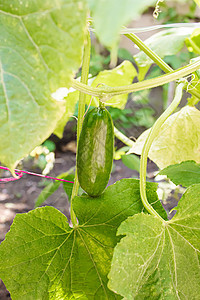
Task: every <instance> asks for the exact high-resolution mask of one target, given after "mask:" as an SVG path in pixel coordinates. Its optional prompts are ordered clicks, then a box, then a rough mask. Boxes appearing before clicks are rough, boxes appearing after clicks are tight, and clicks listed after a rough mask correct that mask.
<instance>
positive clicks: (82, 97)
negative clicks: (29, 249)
mask: <svg viewBox="0 0 200 300" xmlns="http://www.w3.org/2000/svg"><path fill="white" fill-rule="evenodd" d="M90 48H91V40H90V33H89V31H87V34H86V39H85V45H84V51H83V62H82V72H81V83H82V84H87V83H88V75H89V65H90ZM85 101H86V94H84V93H82V92H80V93H79V105H78V123H77V148H78V141H79V136H80V133H81V129H82V123H83V118H84V113H85ZM76 161H77V159H76ZM78 188H79V182H78V175H77V167H76V170H75V178H74V185H73V190H72V196H71V210H70V211H71V221H72V225H73V227H76V226H77V225H78V222H77V218H76V215H75V212H74V209H73V198H74V197H75V196H77V195H78Z"/></svg>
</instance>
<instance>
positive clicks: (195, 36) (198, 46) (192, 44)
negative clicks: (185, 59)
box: [185, 28, 200, 54]
mask: <svg viewBox="0 0 200 300" xmlns="http://www.w3.org/2000/svg"><path fill="white" fill-rule="evenodd" d="M185 43H186V46H187V47H188V50H189V51H190V52H194V53H197V54H200V28H196V29H195V30H194V31H193V32H192V34H191V35H190V37H188V38H187V39H186V41H185Z"/></svg>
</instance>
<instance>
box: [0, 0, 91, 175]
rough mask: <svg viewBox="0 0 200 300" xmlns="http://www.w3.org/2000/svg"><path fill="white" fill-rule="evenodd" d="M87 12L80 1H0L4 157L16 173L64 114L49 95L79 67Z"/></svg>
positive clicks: (60, 104)
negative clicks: (21, 160) (22, 159)
mask: <svg viewBox="0 0 200 300" xmlns="http://www.w3.org/2000/svg"><path fill="white" fill-rule="evenodd" d="M86 13H87V9H86V7H85V5H84V1H82V2H80V1H78V0H58V1H56V0H53V1H42V0H39V1H37V4H36V2H35V1H33V0H31V1H28V2H27V1H25V0H21V1H13V0H12V1H11V0H8V1H3V3H2V2H1V4H0V31H1V49H0V106H1V114H0V126H1V131H0V139H1V141H3V143H1V145H0V160H1V162H2V163H3V164H5V165H7V166H8V167H9V168H11V170H12V171H13V169H14V167H15V166H16V164H17V162H18V161H19V160H20V159H21V158H23V157H24V156H25V155H27V154H29V153H30V152H31V151H32V150H33V149H34V148H35V147H36V146H37V145H39V144H41V143H42V142H43V141H44V140H45V139H46V138H47V137H48V136H49V135H50V134H51V133H52V132H53V130H54V128H55V127H56V124H57V122H58V120H59V119H60V118H61V117H62V115H63V112H64V107H65V102H64V101H56V100H55V99H53V98H52V97H51V93H52V92H55V91H56V90H57V89H58V88H59V87H60V86H66V85H69V82H70V80H71V78H72V77H73V76H74V75H75V73H76V72H77V70H78V68H79V67H80V64H81V57H82V47H83V43H84V31H85V27H86ZM22 133H23V134H22Z"/></svg>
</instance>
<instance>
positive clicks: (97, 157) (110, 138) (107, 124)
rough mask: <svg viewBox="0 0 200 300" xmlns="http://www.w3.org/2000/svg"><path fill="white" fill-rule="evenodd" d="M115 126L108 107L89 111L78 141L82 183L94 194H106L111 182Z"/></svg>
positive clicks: (94, 195)
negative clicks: (105, 190) (105, 191)
mask: <svg viewBox="0 0 200 300" xmlns="http://www.w3.org/2000/svg"><path fill="white" fill-rule="evenodd" d="M113 150H114V126H113V121H112V118H111V116H110V113H109V112H108V111H107V109H106V108H104V107H95V108H93V109H92V110H91V111H89V112H88V113H87V115H86V117H85V119H84V121H83V126H82V130H81V134H80V138H79V143H78V153H77V173H78V180H79V184H80V186H81V187H82V189H83V190H84V191H85V192H86V193H87V194H88V195H89V196H91V197H97V196H99V195H101V194H102V192H103V191H104V189H105V188H106V185H107V184H108V181H109V178H110V173H111V169H112V163H113Z"/></svg>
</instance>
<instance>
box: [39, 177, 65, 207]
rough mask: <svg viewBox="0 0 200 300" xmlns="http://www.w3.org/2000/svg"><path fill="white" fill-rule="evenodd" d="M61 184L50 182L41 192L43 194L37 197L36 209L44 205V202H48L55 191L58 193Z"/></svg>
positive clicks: (59, 182)
mask: <svg viewBox="0 0 200 300" xmlns="http://www.w3.org/2000/svg"><path fill="white" fill-rule="evenodd" d="M60 184H61V181H53V182H50V183H49V184H48V185H47V186H45V188H44V189H43V190H42V191H41V193H40V194H39V196H38V197H37V199H36V201H35V206H34V207H35V208H36V207H38V206H40V205H42V204H43V203H44V201H46V200H47V198H49V197H50V196H51V195H52V194H53V193H54V192H55V191H57V189H58V188H59V186H60Z"/></svg>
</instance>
